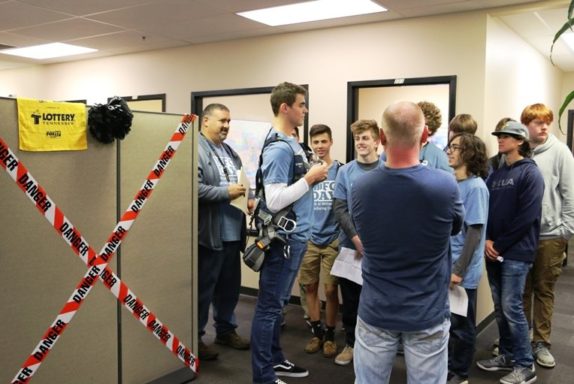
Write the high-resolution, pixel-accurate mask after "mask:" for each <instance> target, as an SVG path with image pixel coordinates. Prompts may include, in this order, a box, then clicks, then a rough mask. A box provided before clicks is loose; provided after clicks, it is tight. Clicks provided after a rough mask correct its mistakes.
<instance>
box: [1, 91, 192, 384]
mask: <svg viewBox="0 0 574 384" xmlns="http://www.w3.org/2000/svg"><path fill="white" fill-rule="evenodd" d="M180 120H181V116H180V115H170V114H159V113H147V112H134V119H133V124H132V128H131V132H130V133H129V134H128V135H127V136H126V138H125V139H124V140H123V141H121V142H115V143H113V144H107V145H105V144H101V143H98V142H96V141H95V140H93V139H92V138H91V137H90V135H89V134H88V150H85V151H57V152H24V151H19V150H18V122H17V107H16V100H14V99H0V137H1V138H2V139H3V140H4V141H5V142H6V143H7V144H8V145H9V146H10V148H11V149H12V151H13V152H14V153H15V154H16V156H17V157H18V159H19V160H20V162H21V163H22V164H24V165H25V166H26V167H27V168H28V171H29V172H30V174H31V175H32V176H33V177H34V178H35V179H36V181H37V182H38V184H39V185H41V186H42V187H44V188H45V190H46V192H47V194H48V195H49V196H50V198H51V199H52V200H53V201H54V203H55V204H56V205H57V206H58V208H60V209H61V211H62V212H63V213H64V215H65V216H66V217H67V218H68V219H69V220H70V222H71V223H73V225H74V226H75V227H76V228H77V229H78V230H79V231H80V233H81V234H82V236H83V237H84V239H85V240H86V241H87V243H88V244H89V245H90V246H91V247H92V248H93V249H94V250H95V251H96V252H98V251H100V248H101V247H102V245H103V244H105V242H106V240H107V239H108V236H109V235H110V234H111V232H112V230H113V229H114V227H115V225H116V223H117V221H118V219H119V217H120V216H121V215H122V214H123V212H124V211H125V210H126V209H127V208H128V204H129V203H130V202H131V201H132V200H133V199H134V196H135V194H136V192H138V190H139V189H140V187H141V186H142V184H143V182H144V180H145V179H146V178H147V176H148V174H149V172H150V170H151V169H152V167H153V166H154V164H155V162H156V161H157V160H158V158H159V156H160V154H161V153H162V151H163V150H164V148H165V146H166V145H167V143H168V141H169V140H170V137H171V135H172V133H173V132H174V131H175V129H176V128H177V126H178V124H179V122H180ZM196 124H197V123H196ZM196 135H197V132H196V129H193V127H192V128H190V130H189V132H188V135H187V137H186V138H185V139H184V140H183V142H182V143H181V145H180V146H179V149H178V150H177V153H176V155H175V157H174V159H173V161H172V162H171V163H170V165H169V167H168V169H167V170H166V172H165V174H164V175H163V176H162V178H161V181H160V182H159V184H158V185H157V187H156V188H155V190H154V191H153V193H152V195H151V197H150V199H149V201H148V202H147V203H146V205H145V206H144V207H143V209H142V210H141V212H140V214H139V215H138V216H137V219H136V221H135V222H134V224H133V226H132V227H131V229H130V231H129V233H128V235H127V236H126V237H125V238H124V239H123V242H122V245H121V247H120V250H119V252H118V254H117V256H115V257H114V258H113V259H112V262H111V263H110V264H109V266H110V268H111V269H112V270H114V271H115V272H116V273H117V274H118V275H119V276H120V277H121V279H122V281H124V282H125V283H126V284H127V285H128V287H129V288H130V289H131V290H132V291H133V292H134V293H135V294H136V295H137V296H138V298H139V299H141V301H142V302H143V304H145V305H146V306H147V307H149V309H151V311H153V313H154V314H155V315H156V316H157V317H158V319H159V320H161V321H162V322H163V323H164V324H165V325H166V326H168V327H169V329H170V331H172V332H173V333H174V334H175V335H176V336H177V337H178V338H179V339H181V341H182V343H183V344H185V346H187V347H188V348H190V349H192V350H196V344H197V340H195V337H194V335H196V334H197V325H196V324H195V321H194V319H195V318H196V316H195V313H196V308H195V302H196V300H195V296H196V290H195V288H194V287H195V286H196V284H195V279H196V258H195V254H196V248H197V246H196V235H195V233H196V230H195V226H196V221H197V218H196V215H195V212H196V206H197V203H196V202H195V201H194V199H193V196H194V195H195V192H194V191H196V188H197V186H196V184H195V183H196V177H195V176H194V175H196V173H197V172H196V163H197V157H196V154H195V139H196ZM0 219H1V222H2V224H1V228H0V287H1V289H0V317H1V319H2V322H3V324H4V326H3V327H2V331H1V332H0V345H2V349H1V351H0V382H12V380H13V378H14V376H15V375H16V373H17V372H18V371H19V369H20V368H21V366H22V364H23V363H24V362H25V361H26V359H27V358H28V356H29V355H30V354H31V353H32V352H33V350H34V348H35V347H36V345H37V344H38V342H39V341H40V340H41V339H42V337H43V336H44V332H45V331H46V330H47V329H48V327H49V326H50V324H51V323H52V322H53V321H54V320H55V319H56V316H57V315H58V313H59V312H60V310H61V309H62V307H63V306H64V304H65V303H66V302H67V300H68V299H69V297H70V295H71V294H72V292H73V290H74V288H75V287H76V285H77V284H78V283H79V282H80V280H81V278H82V277H83V275H84V273H85V272H86V265H85V264H84V263H83V262H82V261H81V260H80V258H79V257H78V256H76V255H75V254H74V252H73V251H72V250H71V248H70V247H69V246H68V245H67V244H66V243H65V242H64V240H63V239H62V238H61V237H60V235H59V234H58V233H57V232H56V231H55V230H54V228H52V225H51V224H50V223H49V222H48V221H47V220H46V218H44V217H43V215H42V214H39V212H38V210H37V209H36V207H35V206H34V205H33V204H32V203H31V201H30V200H29V198H28V197H27V196H26V195H25V193H23V192H22V190H20V189H19V188H18V186H17V185H16V183H15V182H14V181H13V180H12V179H11V178H10V177H9V175H8V174H6V172H4V170H3V169H0ZM182 367H184V365H183V363H182V362H181V361H180V360H178V359H177V358H176V357H175V356H174V354H172V353H171V352H170V351H169V350H168V349H167V348H166V347H165V345H163V344H162V343H161V342H159V341H158V339H156V338H155V337H154V336H153V335H152V334H151V333H150V332H149V330H147V329H145V327H144V326H143V325H142V324H141V323H140V322H139V321H138V320H137V319H135V318H134V317H133V315H132V314H130V313H129V312H128V311H127V310H126V309H125V308H123V307H120V306H119V305H118V302H117V300H116V298H115V297H114V296H113V295H112V294H111V293H110V292H109V291H108V289H106V288H105V287H104V286H103V284H102V283H100V282H98V283H96V284H95V286H94V288H93V289H92V291H91V293H90V294H89V296H88V297H87V298H86V299H85V301H84V303H83V304H82V306H81V307H80V308H79V310H78V311H77V314H76V316H75V317H74V318H73V320H72V321H71V323H70V324H69V325H68V327H67V328H66V329H65V332H64V333H63V334H62V335H61V337H60V338H59V339H58V341H57V344H55V345H54V346H53V348H52V350H51V352H50V353H49V354H48V355H47V356H46V357H45V359H44V360H43V363H42V364H41V366H40V368H39V369H38V371H37V373H36V374H35V375H34V377H33V381H34V382H35V383H94V384H96V383H105V384H109V383H148V382H151V381H154V380H157V379H159V378H161V377H165V376H166V375H169V374H170V373H172V372H174V371H179V370H181V368H182ZM188 377H190V378H191V377H192V375H188Z"/></svg>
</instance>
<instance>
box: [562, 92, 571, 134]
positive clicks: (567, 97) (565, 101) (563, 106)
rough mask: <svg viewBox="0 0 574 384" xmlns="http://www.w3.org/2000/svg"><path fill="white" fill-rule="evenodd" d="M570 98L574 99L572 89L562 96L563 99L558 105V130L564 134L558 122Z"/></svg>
mask: <svg viewBox="0 0 574 384" xmlns="http://www.w3.org/2000/svg"><path fill="white" fill-rule="evenodd" d="M572 99H574V91H571V92H570V93H569V94H568V95H567V96H566V97H565V98H564V101H563V102H562V105H561V106H560V110H559V111H558V128H559V129H560V132H562V134H564V131H563V130H562V124H561V123H560V120H561V118H562V114H563V113H564V111H565V110H566V107H567V106H568V104H570V102H571V101H572Z"/></svg>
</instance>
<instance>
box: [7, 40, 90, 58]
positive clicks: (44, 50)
mask: <svg viewBox="0 0 574 384" xmlns="http://www.w3.org/2000/svg"><path fill="white" fill-rule="evenodd" d="M95 51H97V49H92V48H86V47H80V46H77V45H70V44H64V43H50V44H42V45H33V46H30V47H23V48H9V49H4V50H1V51H0V53H4V54H6V55H13V56H21V57H27V58H30V59H38V60H42V59H52V58H54V57H64V56H73V55H79V54H82V53H90V52H95Z"/></svg>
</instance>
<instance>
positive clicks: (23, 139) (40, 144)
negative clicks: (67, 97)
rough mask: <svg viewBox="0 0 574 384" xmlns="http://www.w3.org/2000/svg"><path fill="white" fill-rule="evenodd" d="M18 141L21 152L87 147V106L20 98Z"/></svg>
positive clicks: (82, 148)
mask: <svg viewBox="0 0 574 384" xmlns="http://www.w3.org/2000/svg"><path fill="white" fill-rule="evenodd" d="M17 104H18V141H19V148H20V150H22V151H78V150H85V149H87V148H88V142H87V138H86V106H85V105H84V104H78V103H64V102H53V101H43V100H33V99H23V98H18V100H17Z"/></svg>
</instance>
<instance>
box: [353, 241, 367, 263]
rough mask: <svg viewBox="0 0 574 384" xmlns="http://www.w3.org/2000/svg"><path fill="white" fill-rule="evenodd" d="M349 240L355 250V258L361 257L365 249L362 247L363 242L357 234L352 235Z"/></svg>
mask: <svg viewBox="0 0 574 384" xmlns="http://www.w3.org/2000/svg"><path fill="white" fill-rule="evenodd" d="M351 241H352V242H353V245H354V246H355V249H356V250H357V254H356V255H355V258H357V259H360V258H361V257H363V254H364V253H365V249H364V248H363V242H362V241H361V239H360V238H359V235H355V236H353V238H352V239H351Z"/></svg>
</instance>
